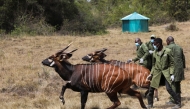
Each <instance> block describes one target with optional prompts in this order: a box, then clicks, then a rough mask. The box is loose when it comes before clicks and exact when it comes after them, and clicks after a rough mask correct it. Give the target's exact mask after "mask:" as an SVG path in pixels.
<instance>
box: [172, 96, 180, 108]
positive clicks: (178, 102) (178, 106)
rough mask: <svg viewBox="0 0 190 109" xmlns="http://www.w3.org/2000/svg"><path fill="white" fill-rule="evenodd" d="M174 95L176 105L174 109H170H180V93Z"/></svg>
mask: <svg viewBox="0 0 190 109" xmlns="http://www.w3.org/2000/svg"><path fill="white" fill-rule="evenodd" d="M176 95H177V101H176V105H175V106H174V107H172V109H179V108H181V93H177V94H176Z"/></svg>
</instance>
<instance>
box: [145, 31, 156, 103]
mask: <svg viewBox="0 0 190 109" xmlns="http://www.w3.org/2000/svg"><path fill="white" fill-rule="evenodd" d="M154 39H156V36H155V35H154V34H152V35H151V36H150V41H148V42H146V43H145V44H146V46H147V47H148V50H149V53H150V55H151V58H150V62H151V64H150V69H152V58H153V55H152V54H153V52H154V46H153V43H154ZM150 71H151V70H150ZM154 100H155V101H159V98H158V91H157V89H155V92H154Z"/></svg>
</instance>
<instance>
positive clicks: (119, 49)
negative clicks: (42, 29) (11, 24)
mask: <svg viewBox="0 0 190 109" xmlns="http://www.w3.org/2000/svg"><path fill="white" fill-rule="evenodd" d="M176 25H177V27H178V28H179V31H176V32H167V31H165V27H167V25H162V26H152V27H150V28H149V29H150V31H151V32H148V33H138V34H129V33H122V32H121V28H116V29H109V30H108V31H109V34H106V35H102V36H86V37H79V36H78V37H74V36H52V37H44V36H43V37H42V36H36V37H21V38H3V39H0V79H1V82H0V96H1V97H0V107H1V109H37V108H38V109H79V108H80V94H79V93H77V92H73V91H71V90H70V89H68V90H66V93H65V100H66V103H65V105H62V103H61V102H60V101H59V99H58V96H59V93H60V91H61V88H62V85H63V84H64V81H63V80H62V79H60V77H59V76H58V75H57V74H56V73H55V71H54V70H53V69H51V68H48V67H44V66H42V64H41V61H42V60H43V59H45V58H47V57H48V56H50V55H51V54H53V53H55V52H57V51H58V50H60V49H62V48H64V47H65V46H66V45H67V44H69V43H70V42H72V41H74V43H73V45H72V46H71V47H70V48H69V50H73V49H75V48H78V50H77V51H76V52H75V53H74V54H73V57H72V58H71V59H70V62H71V63H73V64H77V63H84V62H83V61H82V60H81V57H82V56H84V55H86V54H87V53H89V52H92V51H94V50H98V49H102V48H108V50H107V51H106V53H107V54H108V56H107V58H106V59H117V60H121V61H126V60H128V59H129V58H132V57H134V56H135V46H134V39H135V38H136V37H140V38H141V39H142V41H143V42H146V41H149V37H150V35H151V34H155V35H156V36H157V37H161V38H162V39H163V41H164V44H166V43H165V40H166V38H167V37H168V36H170V35H172V36H173V37H174V38H175V40H176V43H177V44H179V45H181V46H182V47H183V49H184V52H185V56H186V65H187V68H186V71H185V75H186V80H184V81H183V82H182V97H183V99H182V104H183V107H182V109H188V108H189V107H190V95H189V93H188V92H189V91H190V85H189V84H190V76H189V75H188V74H189V73H190V71H189V68H190V63H189V62H190V53H189V52H188V51H190V47H189V44H190V37H189V34H190V22H185V23H176ZM139 91H141V92H142V93H143V92H144V91H145V90H139ZM168 97H169V94H168V93H167V91H166V89H165V87H160V88H159V98H160V101H158V102H155V104H154V105H155V107H156V108H155V109H157V108H158V109H166V108H169V107H165V105H164V104H165V102H166V101H167V100H168ZM119 99H120V100H121V102H122V104H121V105H120V106H119V107H118V109H134V108H135V109H140V104H139V102H138V100H137V99H136V98H133V97H130V96H127V95H122V97H119ZM144 102H145V104H147V100H146V99H144ZM111 104H112V103H111V102H110V101H109V99H108V97H107V96H106V95H105V94H104V93H91V94H89V97H88V101H87V104H86V108H87V109H105V108H106V107H108V106H110V105H111Z"/></svg>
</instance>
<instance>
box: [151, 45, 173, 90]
mask: <svg viewBox="0 0 190 109" xmlns="http://www.w3.org/2000/svg"><path fill="white" fill-rule="evenodd" d="M152 65H153V66H152V70H151V74H152V75H153V77H152V80H151V84H150V86H151V87H154V88H158V87H159V85H160V80H161V75H163V76H164V77H165V78H166V80H167V81H168V82H169V83H170V84H171V80H170V76H171V75H172V74H173V73H174V58H173V56H172V52H171V50H170V49H169V48H166V47H163V49H162V51H160V52H158V51H155V52H154V53H153V59H152Z"/></svg>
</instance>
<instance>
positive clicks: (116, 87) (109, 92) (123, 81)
mask: <svg viewBox="0 0 190 109" xmlns="http://www.w3.org/2000/svg"><path fill="white" fill-rule="evenodd" d="M122 73H123V76H122V78H123V80H122V82H121V83H120V84H118V85H117V86H116V87H115V88H112V90H110V92H109V93H111V92H113V90H115V89H116V88H117V87H119V86H120V85H121V84H122V83H123V82H124V80H125V73H124V71H123V70H122ZM120 74H121V71H120V69H119V75H118V76H117V78H116V79H115V81H114V82H113V84H114V83H115V82H116V81H117V79H118V78H119V76H120ZM128 83H129V82H128ZM126 85H127V84H126Z"/></svg>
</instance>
